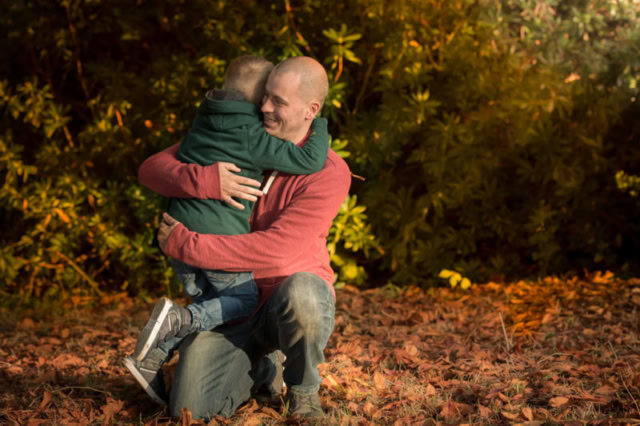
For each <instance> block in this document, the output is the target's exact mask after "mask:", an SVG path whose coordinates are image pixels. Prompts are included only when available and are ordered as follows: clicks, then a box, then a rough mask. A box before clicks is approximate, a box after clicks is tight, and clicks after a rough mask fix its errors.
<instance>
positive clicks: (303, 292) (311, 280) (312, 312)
mask: <svg viewBox="0 0 640 426" xmlns="http://www.w3.org/2000/svg"><path fill="white" fill-rule="evenodd" d="M280 290H281V292H280V293H281V294H280V297H281V298H282V299H281V301H282V302H283V305H282V306H283V308H284V312H283V313H284V318H283V319H284V320H287V319H291V320H295V322H296V323H297V324H298V326H299V327H300V328H301V329H302V331H303V332H304V333H305V334H306V335H307V336H308V337H311V336H312V335H314V334H315V333H316V332H317V331H318V330H321V329H325V328H327V326H328V325H329V324H333V316H334V311H335V303H334V297H333V293H332V291H331V289H330V288H329V286H328V285H327V283H326V282H324V280H322V279H321V278H320V277H318V276H317V275H315V274H312V273H309V272H298V273H295V274H293V275H291V276H290V277H289V278H287V279H286V280H285V281H284V282H283V283H282V284H281V288H280ZM331 328H332V327H331ZM329 332H330V331H329Z"/></svg>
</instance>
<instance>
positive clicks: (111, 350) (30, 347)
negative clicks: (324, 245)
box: [0, 274, 640, 426]
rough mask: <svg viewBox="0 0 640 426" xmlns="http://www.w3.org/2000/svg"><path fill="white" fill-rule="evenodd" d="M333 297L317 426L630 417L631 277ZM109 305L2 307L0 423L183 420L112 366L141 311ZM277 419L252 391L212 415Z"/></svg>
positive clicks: (638, 398)
mask: <svg viewBox="0 0 640 426" xmlns="http://www.w3.org/2000/svg"><path fill="white" fill-rule="evenodd" d="M337 296H338V297H337V305H336V308H337V311H336V328H335V331H334V333H333V334H332V336H331V339H330V341H329V344H328V347H327V349H326V351H325V353H326V358H327V362H326V363H324V364H321V366H320V371H321V374H322V376H323V382H322V386H321V389H320V395H321V400H322V404H323V405H324V407H325V409H326V411H327V413H328V417H327V418H326V419H325V420H324V421H323V423H322V424H336V425H338V424H340V425H345V424H348V425H355V424H357V425H367V424H394V425H416V424H421V425H422V424H424V425H429V424H432V425H435V424H461V423H472V424H514V423H522V424H527V425H531V426H533V425H543V424H568V425H585V424H589V425H598V424H601V425H611V424H613V425H622V424H637V422H638V421H639V419H640V407H639V406H638V404H639V402H640V341H639V340H638V316H637V312H638V309H640V280H638V279H631V280H627V281H624V280H619V279H617V278H615V277H613V276H612V275H611V274H596V275H593V276H589V277H587V279H585V280H578V279H572V280H570V281H565V280H560V279H557V278H547V279H542V280H539V281H536V282H525V281H520V282H513V283H506V284H496V283H487V284H486V285H481V286H474V287H472V288H471V289H470V290H469V291H461V290H452V289H450V288H447V287H441V288H436V289H431V290H429V291H425V290H422V289H420V288H418V287H410V288H406V289H400V288H398V287H393V286H387V287H384V288H382V289H377V290H367V291H360V290H358V289H356V288H354V287H350V288H346V289H343V290H339V291H338V294H337ZM105 308H106V309H105ZM105 308H102V309H101V310H98V311H95V310H92V311H89V310H86V309H82V310H77V311H73V312H72V313H71V314H70V315H67V316H65V317H51V316H47V317H33V316H28V314H29V313H28V312H27V313H25V314H27V316H26V317H25V316H23V317H20V318H13V317H12V316H11V315H7V314H8V312H6V311H3V312H2V320H0V343H1V346H0V357H1V359H2V362H1V364H0V380H2V383H4V385H3V386H2V387H1V388H0V407H2V408H0V423H5V422H6V423H9V424H11V423H16V424H33V425H36V424H42V425H44V424H52V423H53V422H57V423H58V424H69V423H75V424H87V423H89V424H105V423H106V424H108V423H110V422H113V424H143V423H144V424H182V425H184V424H192V423H191V417H190V414H189V413H188V412H185V413H183V416H182V418H181V419H177V418H174V419H170V418H169V417H168V416H167V413H166V411H165V410H164V409H163V408H161V407H159V406H155V405H154V404H153V403H152V402H151V401H150V400H149V399H148V397H147V396H146V394H145V393H144V392H143V391H142V390H141V389H140V388H139V386H138V385H137V384H136V383H135V382H134V379H133V378H131V377H130V375H129V374H127V373H126V370H125V369H124V367H122V365H121V363H120V360H121V359H122V357H123V356H125V355H127V354H129V353H130V352H131V351H132V350H133V347H134V346H135V339H136V337H137V333H138V331H139V327H140V326H141V325H142V324H144V322H145V321H146V315H147V314H148V310H149V309H150V306H149V305H142V304H140V303H139V302H134V301H133V300H131V299H129V298H125V299H121V300H119V301H118V306H117V307H105ZM171 368H172V367H171V366H169V367H167V368H166V373H170V371H171ZM168 378H170V376H168ZM194 423H197V422H195V421H194ZM284 423H287V424H298V422H295V419H289V418H287V415H286V407H284V406H283V405H282V404H280V403H274V404H271V405H268V404H267V405H265V404H262V403H258V402H257V401H255V400H253V399H252V400H250V401H249V402H248V403H247V404H246V405H245V406H243V407H242V408H241V409H240V410H239V412H238V413H237V414H235V415H234V416H233V417H232V418H231V419H223V418H216V419H215V420H214V422H213V423H212V424H234V425H240V424H242V425H258V424H265V425H275V424H284Z"/></svg>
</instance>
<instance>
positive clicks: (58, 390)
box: [53, 386, 111, 395]
mask: <svg viewBox="0 0 640 426" xmlns="http://www.w3.org/2000/svg"><path fill="white" fill-rule="evenodd" d="M68 389H84V390H90V391H94V392H100V393H103V394H105V395H111V392H106V391H103V390H100V389H96V388H92V387H89V386H65V387H63V388H60V389H54V390H53V392H62V391H64V390H68Z"/></svg>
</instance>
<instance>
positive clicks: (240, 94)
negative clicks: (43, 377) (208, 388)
mask: <svg viewBox="0 0 640 426" xmlns="http://www.w3.org/2000/svg"><path fill="white" fill-rule="evenodd" d="M272 69H273V64H272V63H271V62H269V61H267V60H265V59H263V58H260V57H256V56H242V57H239V58H237V59H235V60H234V61H232V62H231V64H230V65H229V67H228V69H227V73H226V77H225V84H224V89H223V90H212V91H209V92H207V94H206V96H205V98H204V100H203V101H202V103H201V104H200V107H199V108H198V111H197V114H196V117H195V119H194V121H193V124H192V126H191V128H190V129H189V132H188V134H187V136H186V137H185V138H184V140H183V141H182V143H181V145H180V148H179V150H178V159H180V160H181V161H183V162H186V163H196V164H199V165H208V164H211V163H214V162H217V161H228V162H231V163H234V164H235V165H236V166H238V167H239V168H240V169H242V172H241V173H240V174H241V175H243V176H246V177H249V178H252V179H255V180H262V178H263V172H264V170H277V171H281V172H285V173H291V174H311V173H315V172H317V171H319V170H321V169H322V167H323V166H324V163H325V160H326V158H327V153H328V150H329V135H328V133H327V121H326V119H324V118H317V119H315V120H314V121H313V124H312V126H311V135H310V137H309V139H308V140H307V142H306V144H305V145H304V146H303V147H298V146H297V145H295V144H294V143H291V142H288V141H284V140H282V139H278V138H276V137H273V136H271V135H269V134H268V133H267V132H266V131H265V130H264V129H263V128H262V121H261V116H260V109H259V106H258V105H260V103H261V100H262V97H263V94H264V86H265V84H266V81H267V78H268V76H269V73H270V72H271V70H272ZM265 190H266V189H265ZM240 202H241V203H242V204H243V205H244V207H245V208H244V210H240V209H237V208H235V207H231V206H229V205H227V204H226V203H224V202H221V201H217V200H200V199H177V198H173V199H170V200H169V207H168V213H169V214H170V215H171V216H173V217H174V218H175V219H177V220H178V221H180V222H182V223H183V224H184V225H185V226H186V227H187V228H188V229H190V230H192V231H195V232H198V233H203V234H217V235H236V234H242V233H248V232H250V229H249V216H250V215H251V210H252V206H253V203H252V202H250V201H247V200H240ZM170 261H171V264H172V266H173V268H174V270H175V271H176V273H177V275H178V276H179V277H180V279H181V281H182V283H183V286H184V290H185V293H187V294H188V295H189V296H191V297H192V298H193V300H192V303H191V304H189V305H188V306H187V307H186V308H183V307H181V306H179V305H177V304H175V303H174V302H172V301H171V300H169V299H168V298H162V299H160V300H159V301H158V302H157V303H156V305H155V307H154V309H153V312H152V313H151V317H150V318H149V320H148V322H147V324H146V325H145V326H144V328H143V329H142V331H141V333H140V336H139V337H138V341H137V343H136V348H135V350H134V353H133V354H132V355H130V356H128V357H126V358H125V361H124V364H125V366H126V367H127V369H129V371H130V372H131V373H132V374H133V375H134V377H135V378H136V380H137V381H138V382H139V383H140V384H141V385H142V387H143V388H144V389H145V391H146V392H147V393H148V394H149V396H151V397H152V399H153V400H154V401H156V402H158V403H161V404H165V403H166V402H165V401H166V397H165V395H164V392H165V391H164V383H163V378H162V370H161V367H162V364H164V362H165V361H167V360H168V359H169V357H170V356H171V352H172V351H173V349H175V348H176V347H177V346H178V344H179V343H180V341H181V340H182V339H183V338H184V337H186V336H187V335H189V334H191V333H194V332H197V331H201V330H211V329H213V328H215V327H217V326H218V325H220V324H223V323H226V322H228V321H232V320H235V319H240V318H243V317H247V316H248V315H250V314H251V313H252V312H253V311H254V310H255V309H256V308H257V305H258V290H257V287H256V285H255V282H254V280H253V274H252V273H251V272H227V271H211V270H203V269H199V268H196V267H194V266H191V265H187V264H185V263H183V262H180V261H178V260H176V259H170Z"/></svg>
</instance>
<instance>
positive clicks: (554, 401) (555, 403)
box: [549, 396, 569, 408]
mask: <svg viewBox="0 0 640 426" xmlns="http://www.w3.org/2000/svg"><path fill="white" fill-rule="evenodd" d="M568 402H569V398H566V397H564V396H556V397H555V398H551V399H550V400H549V405H551V406H552V407H554V408H558V407H562V406H563V405H565V404H566V403H568Z"/></svg>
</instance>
